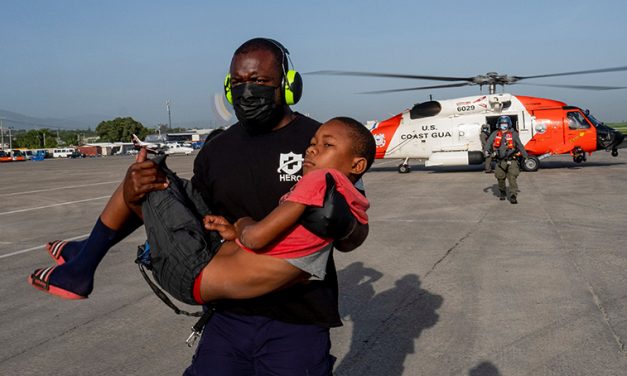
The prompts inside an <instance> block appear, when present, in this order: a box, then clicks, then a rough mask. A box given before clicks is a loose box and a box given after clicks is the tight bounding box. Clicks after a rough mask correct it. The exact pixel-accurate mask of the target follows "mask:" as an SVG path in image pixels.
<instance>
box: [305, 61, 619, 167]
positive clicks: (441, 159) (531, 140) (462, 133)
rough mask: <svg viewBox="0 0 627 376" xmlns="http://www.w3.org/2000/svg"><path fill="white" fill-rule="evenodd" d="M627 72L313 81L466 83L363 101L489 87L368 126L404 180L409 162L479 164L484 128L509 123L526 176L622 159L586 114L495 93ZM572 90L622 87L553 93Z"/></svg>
mask: <svg viewBox="0 0 627 376" xmlns="http://www.w3.org/2000/svg"><path fill="white" fill-rule="evenodd" d="M625 70H627V66H624V67H616V68H604V69H594V70H586V71H577V72H566V73H554V74H543V75H536V76H509V75H501V74H498V73H496V72H490V73H487V74H485V75H478V76H474V77H447V76H418V75H406V74H392V73H371V72H352V71H318V72H311V73H310V74H321V75H343V76H366V77H391V78H406V79H421V80H436V81H451V82H454V81H462V82H455V83H452V84H445V85H435V86H423V87H412V88H406V89H392V90H378V91H370V92H366V93H365V94H380V93H391V92H399V91H410V90H423V89H436V88H447V87H460V86H469V85H479V86H480V87H483V86H487V87H488V89H489V93H488V94H485V95H476V96H470V97H464V98H456V99H448V100H439V101H436V100H430V101H428V102H423V103H418V104H416V105H414V106H413V107H411V108H410V109H407V110H405V111H403V112H402V113H400V114H398V115H396V116H393V117H391V118H389V119H387V120H384V121H380V122H370V124H369V128H370V131H371V132H372V134H373V136H374V138H375V141H376V144H377V150H376V158H393V159H401V160H402V162H401V164H400V165H399V166H398V171H399V172H400V173H407V172H409V171H410V170H411V169H410V166H409V160H410V159H422V160H426V161H425V166H427V167H430V166H462V165H469V164H481V163H483V162H484V155H483V151H482V146H481V140H480V132H481V127H482V125H484V124H487V125H489V127H490V131H494V130H495V129H496V122H497V119H498V118H499V117H500V116H501V115H507V116H509V117H510V118H511V119H512V123H513V124H514V126H515V127H516V129H517V130H518V132H519V135H520V139H521V141H522V143H523V144H524V145H525V149H526V150H527V153H528V154H529V158H527V159H525V160H524V161H521V167H522V168H523V169H524V170H525V171H536V170H537V169H538V168H539V167H540V161H541V160H543V159H545V158H548V157H550V156H552V155H556V154H567V153H568V154H570V155H572V157H573V160H574V161H575V162H576V163H581V162H583V161H585V160H586V153H587V154H591V153H592V152H595V151H597V150H605V151H611V153H612V156H614V157H616V156H618V150H617V148H618V145H619V144H620V143H621V142H623V139H624V138H625V136H624V135H623V134H621V133H620V132H618V131H617V130H615V129H613V128H610V127H608V126H606V125H605V124H603V123H602V122H600V121H598V120H597V119H596V118H595V117H594V116H592V114H590V112H589V111H588V110H585V111H584V110H582V109H581V108H578V107H574V106H569V105H567V104H566V103H564V102H561V101H557V100H552V99H545V98H536V97H529V96H522V95H513V94H507V93H501V94H497V93H496V85H501V86H502V87H504V86H505V85H511V84H515V83H517V82H518V81H520V80H523V79H531V78H541V77H542V78H544V77H554V76H566V75H579V74H589V73H603V72H617V71H625ZM536 85H537V86H552V87H560V88H571V89H589V90H613V89H625V88H627V87H618V86H588V85H549V84H536Z"/></svg>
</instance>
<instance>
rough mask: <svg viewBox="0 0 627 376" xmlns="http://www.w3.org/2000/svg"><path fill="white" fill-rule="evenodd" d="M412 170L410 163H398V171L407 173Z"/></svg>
mask: <svg viewBox="0 0 627 376" xmlns="http://www.w3.org/2000/svg"><path fill="white" fill-rule="evenodd" d="M410 171H411V168H410V167H409V165H408V164H405V163H401V164H400V165H398V172H399V173H401V174H406V173H408V172H410Z"/></svg>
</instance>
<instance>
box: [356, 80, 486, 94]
mask: <svg viewBox="0 0 627 376" xmlns="http://www.w3.org/2000/svg"><path fill="white" fill-rule="evenodd" d="M472 85H474V84H471V83H466V82H461V83H457V84H448V85H435V86H421V87H408V88H405V89H388V90H375V91H363V92H361V93H357V94H385V93H398V92H400V91H413V90H424V89H440V88H445V87H460V86H472Z"/></svg>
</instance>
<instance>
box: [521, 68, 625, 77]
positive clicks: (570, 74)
mask: <svg viewBox="0 0 627 376" xmlns="http://www.w3.org/2000/svg"><path fill="white" fill-rule="evenodd" d="M620 71H627V66H624V67H614V68H603V69H590V70H584V71H576V72H564V73H551V74H539V75H535V76H514V77H515V78H516V79H518V80H523V79H525V80H526V79H529V78H540V77H557V76H574V75H577V74H590V73H606V72H620Z"/></svg>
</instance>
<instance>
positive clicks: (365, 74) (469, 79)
mask: <svg viewBox="0 0 627 376" xmlns="http://www.w3.org/2000/svg"><path fill="white" fill-rule="evenodd" d="M304 74H316V75H324V76H361V77H387V78H409V79H413V80H434V81H467V82H472V80H473V77H448V76H419V75H413V74H396V73H374V72H354V71H338V70H323V71H315V72H307V73H304Z"/></svg>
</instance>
